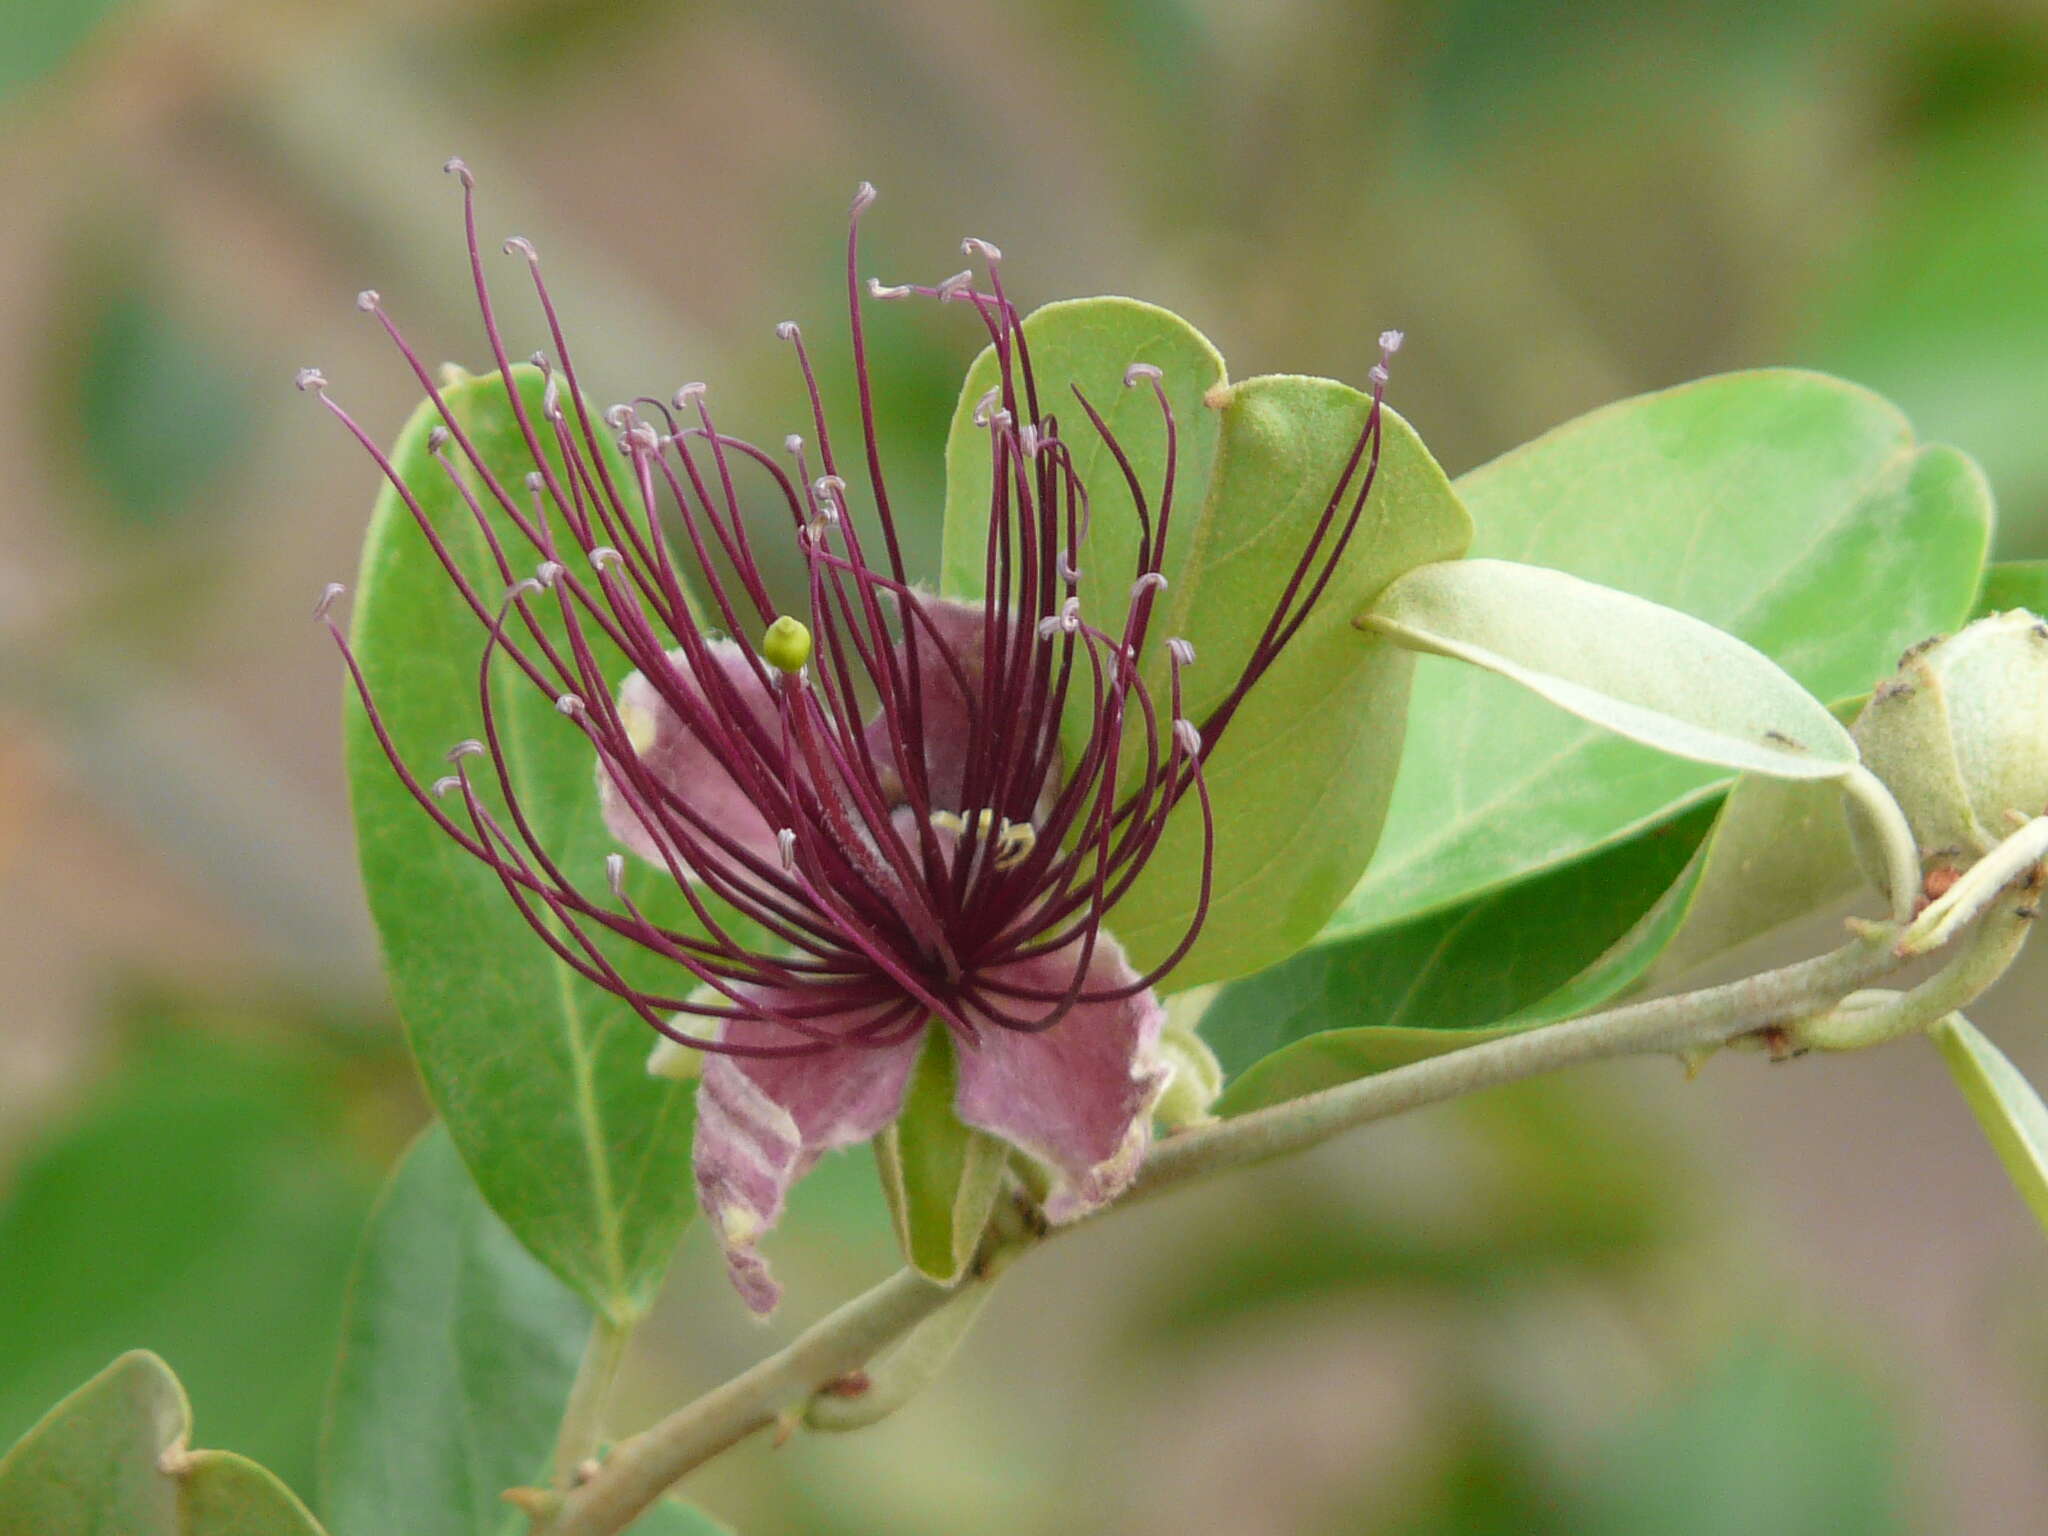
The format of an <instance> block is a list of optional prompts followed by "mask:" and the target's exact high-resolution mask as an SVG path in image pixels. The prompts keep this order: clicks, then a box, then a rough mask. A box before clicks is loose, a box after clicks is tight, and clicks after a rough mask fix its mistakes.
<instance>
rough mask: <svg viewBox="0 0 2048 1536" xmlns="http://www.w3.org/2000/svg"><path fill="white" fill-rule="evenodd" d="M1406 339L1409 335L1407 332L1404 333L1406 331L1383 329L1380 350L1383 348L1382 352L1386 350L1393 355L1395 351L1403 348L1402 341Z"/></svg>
mask: <svg viewBox="0 0 2048 1536" xmlns="http://www.w3.org/2000/svg"><path fill="white" fill-rule="evenodd" d="M1405 340H1407V336H1406V333H1404V332H1401V331H1381V332H1380V350H1381V351H1382V352H1385V353H1387V354H1389V355H1392V354H1393V353H1395V352H1398V351H1400V350H1401V343H1402V342H1403V341H1405Z"/></svg>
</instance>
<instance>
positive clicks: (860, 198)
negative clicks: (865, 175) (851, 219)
mask: <svg viewBox="0 0 2048 1536" xmlns="http://www.w3.org/2000/svg"><path fill="white" fill-rule="evenodd" d="M874 200H875V184H874V183H873V182H872V181H864V182H862V183H861V184H860V185H859V186H858V187H856V188H855V189H854V193H853V211H854V212H855V213H860V212H862V211H864V210H865V209H866V208H867V207H868V206H869V205H870V204H872V203H873V202H874Z"/></svg>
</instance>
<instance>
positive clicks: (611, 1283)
mask: <svg viewBox="0 0 2048 1536" xmlns="http://www.w3.org/2000/svg"><path fill="white" fill-rule="evenodd" d="M500 387H510V388H515V389H516V388H517V387H518V385H517V381H516V380H515V381H514V382H513V383H512V384H511V385H510V386H505V385H503V384H502V381H501V382H500ZM450 408H451V410H453V409H455V406H454V405H453V404H451V407H450ZM471 426H472V423H471V422H470V421H467V420H465V421H464V423H463V428H464V432H465V434H466V435H470V436H471V438H472V441H474V436H473V434H471V433H470V427H471ZM458 468H459V470H460V472H461V474H462V476H463V479H464V481H465V483H466V484H467V485H468V487H469V489H470V490H471V492H472V493H474V494H477V495H478V497H479V505H481V506H483V507H485V508H486V510H487V511H488V509H489V507H490V506H491V505H492V502H493V501H494V499H495V498H493V497H491V496H490V494H489V492H488V490H487V489H486V488H485V487H484V486H483V485H482V483H481V480H480V477H478V476H477V474H476V471H475V466H473V465H472V464H470V463H469V461H468V460H467V459H466V458H465V459H462V460H460V461H458ZM456 520H457V521H458V522H459V523H460V524H461V526H462V529H463V533H462V539H463V543H464V547H465V549H466V550H467V552H468V553H469V555H470V556H471V558H472V561H481V562H482V563H483V564H484V566H485V567H487V568H488V569H490V570H495V569H496V567H497V561H496V559H495V557H494V556H493V555H492V553H491V548H490V542H489V540H488V539H486V538H485V536H484V530H483V528H482V527H481V525H479V523H478V522H477V520H476V518H475V516H474V515H472V514H471V513H470V512H469V510H468V508H467V507H466V506H464V507H462V508H460V509H459V511H458V514H457V517H456ZM491 686H492V688H493V689H494V690H495V689H496V688H498V686H499V680H498V679H497V678H494V679H493V680H492V684H491ZM498 713H499V717H500V719H501V721H502V722H503V724H501V725H500V727H499V735H500V737H501V739H502V740H503V742H504V753H505V759H506V768H507V770H508V772H512V771H515V770H516V771H517V774H519V775H522V776H523V773H524V771H525V770H526V769H527V767H528V766H529V760H530V754H531V751H532V747H531V742H530V740H529V738H528V734H527V733H528V730H529V729H530V726H529V722H528V721H527V718H526V717H527V713H528V712H527V710H526V709H524V708H523V707H521V702H520V701H519V700H516V699H505V700H504V701H503V707H501V708H500V710H499V711H498ZM505 792H506V793H507V794H508V795H509V794H511V793H512V792H513V787H512V785H511V784H509V783H508V784H506V785H505ZM542 963H543V964H545V965H546V967H547V970H548V974H549V977H550V979H551V981H552V983H553V986H554V992H555V1000H556V1003H557V1006H558V1007H559V1009H560V1011H561V1015H562V1018H563V1021H564V1025H565V1028H564V1043H565V1044H566V1045H567V1046H568V1050H569V1069H570V1080H571V1083H572V1084H573V1088H574V1093H575V1104H576V1121H577V1130H578V1133H579V1137H580V1139H581V1141H582V1144H583V1158H584V1161H585V1163H586V1164H587V1165H588V1166H589V1171H590V1193H591V1203H592V1206H593V1214H594V1215H595V1216H596V1219H597V1229H598V1236H599V1241H600V1244H601V1252H602V1254H603V1258H604V1282H605V1289H606V1292H607V1304H606V1308H605V1310H606V1311H607V1312H608V1313H612V1314H614V1316H617V1314H618V1313H620V1312H622V1311H624V1310H626V1309H628V1308H630V1306H631V1299H630V1297H629V1296H628V1295H627V1290H626V1283H625V1254H624V1250H623V1246H622V1242H621V1237H620V1231H619V1216H618V1209H617V1201H616V1199H615V1198H614V1192H613V1190H612V1179H611V1163H610V1159H609V1157H608V1156H607V1153H606V1150H605V1141H604V1131H603V1115H602V1112H601V1111H600V1109H599V1106H598V1102H597V1093H596V1075H595V1071H594V1066H593V1062H592V1053H591V1050H590V1045H589V1042H588V1040H587V1039H586V1038H585V1035H586V1032H587V1031H588V1029H589V1027H590V1026H589V1024H588V1021H587V1020H586V1019H585V1017H584V1013H583V1004H582V1001H581V999H580V998H578V997H577V996H576V995H575V989H574V987H573V986H572V984H571V981H570V976H569V968H568V967H567V966H566V965H564V964H563V963H562V962H561V961H560V960H558V959H556V958H555V957H554V956H552V955H550V956H547V957H545V958H544V960H543V962H542Z"/></svg>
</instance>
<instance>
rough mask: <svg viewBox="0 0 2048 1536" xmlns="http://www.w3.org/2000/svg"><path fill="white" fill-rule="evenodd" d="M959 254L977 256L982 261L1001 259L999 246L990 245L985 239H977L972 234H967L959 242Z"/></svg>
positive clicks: (1001, 254)
mask: <svg viewBox="0 0 2048 1536" xmlns="http://www.w3.org/2000/svg"><path fill="white" fill-rule="evenodd" d="M960 254H961V255H963V256H979V257H980V258H981V259H982V260H983V261H987V262H997V261H1001V260H1002V259H1003V253H1002V250H1001V248H1000V247H998V246H994V245H990V244H989V243H988V241H986V240H977V239H975V238H974V236H972V235H969V236H968V237H967V238H966V239H965V240H962V241H961V242H960Z"/></svg>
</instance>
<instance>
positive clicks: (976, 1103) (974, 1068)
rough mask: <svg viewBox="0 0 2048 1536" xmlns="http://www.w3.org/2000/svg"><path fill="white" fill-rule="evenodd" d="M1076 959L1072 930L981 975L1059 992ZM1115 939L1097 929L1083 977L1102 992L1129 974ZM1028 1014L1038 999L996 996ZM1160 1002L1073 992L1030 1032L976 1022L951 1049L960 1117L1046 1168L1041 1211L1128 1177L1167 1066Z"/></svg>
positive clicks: (1095, 1201) (1078, 1208)
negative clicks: (1048, 1182) (1037, 952)
mask: <svg viewBox="0 0 2048 1536" xmlns="http://www.w3.org/2000/svg"><path fill="white" fill-rule="evenodd" d="M1080 958H1081V947H1080V940H1078V939H1077V940H1075V941H1074V942H1073V943H1072V944H1070V945H1068V946H1066V947H1064V948H1062V949H1059V950H1055V951H1054V952H1053V953H1051V954H1049V955H1043V956H1040V957H1039V958H1037V959H1035V960H1025V961H1020V962H1018V963H1016V964H1014V965H1006V966H999V967H996V968H995V969H994V970H992V971H991V972H990V973H989V974H990V976H991V977H992V978H993V979H995V980H999V981H1003V982H1008V983H1010V984H1012V985H1015V986H1026V987H1032V988H1036V989H1040V990H1044V991H1059V992H1063V991H1065V989H1066V988H1067V987H1068V986H1069V985H1071V983H1072V980H1073V975H1074V967H1075V965H1077V964H1078V963H1079V961H1080ZM1136 979H1137V978H1136V973H1135V972H1134V971H1132V969H1131V967H1130V964H1129V962H1127V961H1126V960H1125V959H1124V952H1123V947H1122V946H1121V945H1119V944H1118V943H1117V942H1116V940H1114V939H1112V938H1110V937H1109V935H1107V934H1101V935H1098V937H1097V938H1096V941H1095V953H1094V955H1093V957H1092V958H1091V960H1090V962H1089V965H1088V978H1087V985H1088V987H1089V988H1090V989H1092V990H1098V991H1106V990H1109V989H1111V988H1115V987H1120V986H1125V985H1127V984H1129V983H1130V982H1132V981H1134V980H1136ZM1000 1006H1002V1007H1003V1008H1004V1009H1005V1011H1007V1012H1009V1013H1012V1014H1015V1015H1019V1016H1029V1015H1031V1014H1034V1013H1043V1012H1044V1011H1045V1008H1046V1007H1047V1006H1048V1005H1046V1004H1042V1003H1030V1002H1023V1001H1019V1000H1016V999H1003V1000H1000ZM1165 1022H1166V1010H1165V1009H1164V1008H1163V1007H1162V1006H1161V1005H1160V1002H1159V999H1158V998H1157V997H1156V996H1155V995H1154V994H1153V993H1152V992H1151V991H1150V990H1149V989H1147V990H1146V991H1143V992H1139V993H1137V994H1135V995H1133V996H1131V997H1126V998H1121V999H1119V1000H1117V1001H1115V1002H1108V1003H1085V1002H1084V1003H1077V1004H1075V1005H1074V1007H1073V1010H1072V1011H1071V1012H1069V1013H1068V1014H1067V1016H1066V1017H1065V1018H1063V1019H1061V1020H1060V1022H1059V1023H1057V1024H1055V1025H1053V1026H1052V1028H1050V1029H1048V1030H1045V1031H1043V1032H1042V1033H1039V1034H1027V1033H1024V1032H1021V1031H1018V1030H1014V1029H1004V1028H1002V1027H1001V1026H1000V1025H998V1024H995V1023H993V1022H989V1023H987V1025H986V1027H985V1028H983V1029H982V1031H981V1034H980V1037H979V1038H978V1039H977V1040H975V1041H974V1042H973V1043H972V1044H969V1045H964V1046H962V1047H961V1049H960V1050H959V1052H958V1053H957V1054H958V1061H959V1072H960V1088H959V1095H958V1099H957V1107H958V1109H959V1111H960V1118H961V1119H962V1120H964V1121H966V1122H967V1123H968V1124H969V1125H972V1126H977V1127H979V1128H980V1129H982V1130H984V1131H987V1132H988V1133H989V1134H991V1135H993V1136H1000V1137H1001V1138H1002V1139H1003V1140H1005V1141H1007V1142H1010V1143H1011V1144H1012V1145H1014V1146H1016V1147H1019V1148H1021V1149H1022V1150H1023V1151H1025V1152H1027V1153H1029V1154H1030V1155H1031V1156H1032V1157H1033V1158H1035V1159H1037V1160H1038V1161H1039V1162H1041V1163H1043V1164H1044V1165H1045V1166H1046V1167H1047V1169H1048V1170H1050V1171H1051V1173H1052V1175H1053V1180H1054V1182H1053V1189H1052V1194H1051V1195H1050V1196H1049V1197H1048V1199H1047V1200H1046V1203H1045V1214H1046V1216H1047V1218H1048V1219H1049V1220H1051V1221H1054V1222H1066V1221H1072V1220H1074V1219H1075V1218H1076V1217H1079V1216H1085V1215H1086V1214H1087V1213H1088V1212H1090V1211H1092V1210H1094V1209H1096V1208H1097V1207H1098V1206H1101V1205H1103V1204H1105V1203H1107V1202H1108V1201H1109V1200H1111V1199H1113V1198H1115V1196H1116V1195H1117V1194H1118V1193H1119V1192H1121V1191H1122V1189H1123V1187H1124V1186H1125V1185H1126V1184H1128V1183H1130V1181H1131V1179H1132V1177H1133V1176H1134V1175H1135V1174H1136V1173H1137V1171H1138V1165H1139V1163H1141V1162H1142V1161H1143V1160H1144V1157H1145V1149H1146V1147H1147V1146H1148V1145H1149V1144H1150V1141H1151V1134H1152V1106H1153V1105H1154V1104H1155V1103H1156V1102H1157V1101H1158V1099H1159V1095H1160V1094H1161V1093H1162V1092H1163V1091H1164V1090H1165V1088H1166V1084H1167V1080H1168V1079H1169V1078H1170V1077H1171V1076H1172V1069H1171V1067H1170V1066H1169V1065H1168V1064H1167V1062H1166V1060H1165V1059H1164V1057H1163V1056H1162V1055H1161V1054H1160V1049H1159V1035H1160V1030H1161V1028H1162V1027H1163V1026H1164V1024H1165Z"/></svg>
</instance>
